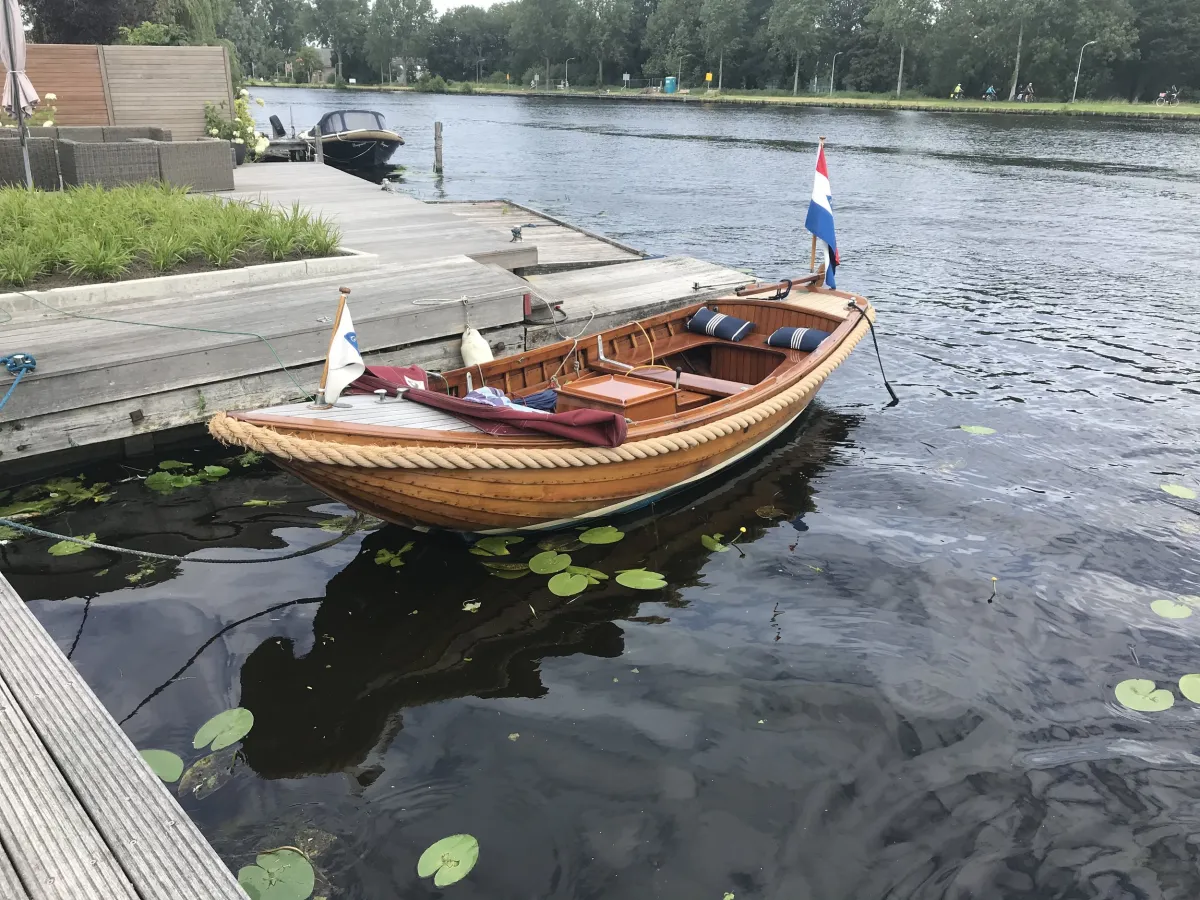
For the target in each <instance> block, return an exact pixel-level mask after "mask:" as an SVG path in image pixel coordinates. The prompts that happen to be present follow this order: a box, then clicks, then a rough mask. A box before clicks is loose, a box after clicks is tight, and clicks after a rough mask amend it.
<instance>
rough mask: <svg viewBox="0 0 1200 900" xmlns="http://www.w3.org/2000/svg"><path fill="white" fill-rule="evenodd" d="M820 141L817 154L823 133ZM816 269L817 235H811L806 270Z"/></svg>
mask: <svg viewBox="0 0 1200 900" xmlns="http://www.w3.org/2000/svg"><path fill="white" fill-rule="evenodd" d="M819 140H820V141H821V143H820V144H819V145H818V147H817V154H818V155H820V152H821V150H823V149H824V148H825V135H821V137H820V139H819ZM816 270H817V236H816V235H815V234H814V235H813V236H812V248H811V249H810V250H809V252H808V271H810V272H815V271H816Z"/></svg>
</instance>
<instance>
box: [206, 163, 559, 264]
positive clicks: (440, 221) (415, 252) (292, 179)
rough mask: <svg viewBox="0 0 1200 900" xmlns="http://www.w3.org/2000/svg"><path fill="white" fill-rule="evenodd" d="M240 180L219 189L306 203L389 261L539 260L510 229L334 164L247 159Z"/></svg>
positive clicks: (351, 242)
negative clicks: (512, 239) (499, 230)
mask: <svg viewBox="0 0 1200 900" xmlns="http://www.w3.org/2000/svg"><path fill="white" fill-rule="evenodd" d="M234 184H235V186H236V188H237V189H236V190H235V191H234V192H233V193H232V194H222V195H219V196H226V197H231V198H233V199H237V200H245V201H248V202H261V201H264V200H265V201H266V202H269V203H272V204H274V205H276V206H282V207H285V208H286V207H290V206H291V205H292V204H293V203H298V204H299V205H300V206H302V207H305V208H307V209H311V210H313V211H315V212H318V213H319V214H321V215H323V216H325V217H326V218H329V219H332V220H333V221H335V222H336V223H337V224H338V226H339V227H340V228H341V229H342V233H343V234H344V235H345V239H344V241H343V243H344V244H345V246H347V247H353V248H354V249H355V250H364V251H366V252H368V253H377V254H379V256H380V258H381V259H382V260H384V261H386V262H422V261H427V260H431V259H441V258H442V257H444V256H448V255H450V254H451V253H454V254H462V255H464V256H469V257H470V258H471V259H474V260H475V261H476V262H488V263H496V264H497V265H501V266H503V267H504V268H506V269H509V270H512V269H514V268H519V267H522V266H533V265H537V263H538V253H537V247H536V245H534V244H532V243H530V244H525V243H516V244H514V243H509V235H507V234H505V235H498V234H496V233H495V231H494V230H492V229H489V228H486V227H482V226H480V225H478V224H476V223H474V222H471V221H470V220H468V219H464V218H462V217H461V216H456V215H454V214H453V213H452V212H451V211H449V210H447V209H444V208H442V207H441V206H439V205H438V204H431V203H422V202H421V201H420V200H417V199H416V198H415V197H410V196H408V195H406V194H402V193H397V192H393V191H385V190H382V189H381V188H380V186H379V185H377V184H371V183H370V182H367V181H363V180H362V179H361V178H355V177H354V176H353V175H349V174H347V173H346V172H341V171H339V170H337V169H335V168H332V167H331V166H321V165H317V164H315V163H314V164H312V165H307V164H306V165H300V164H296V165H292V164H282V163H281V164H277V165H270V164H262V165H252V166H242V167H241V168H239V169H238V170H237V171H236V172H235V173H234Z"/></svg>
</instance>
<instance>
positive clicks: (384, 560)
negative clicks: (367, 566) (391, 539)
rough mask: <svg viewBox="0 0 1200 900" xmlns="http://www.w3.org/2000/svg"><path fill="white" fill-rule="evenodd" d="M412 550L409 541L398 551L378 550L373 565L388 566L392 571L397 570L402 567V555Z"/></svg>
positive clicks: (411, 544) (411, 543)
mask: <svg viewBox="0 0 1200 900" xmlns="http://www.w3.org/2000/svg"><path fill="white" fill-rule="evenodd" d="M412 548H413V542H412V541H409V542H408V543H407V544H405V545H404V546H403V547H401V548H400V549H399V550H380V551H379V552H378V553H376V554H375V565H377V566H390V567H391V568H393V569H398V568H400V567H401V566H402V565H404V554H405V553H407V552H408V551H409V550H411V549H412Z"/></svg>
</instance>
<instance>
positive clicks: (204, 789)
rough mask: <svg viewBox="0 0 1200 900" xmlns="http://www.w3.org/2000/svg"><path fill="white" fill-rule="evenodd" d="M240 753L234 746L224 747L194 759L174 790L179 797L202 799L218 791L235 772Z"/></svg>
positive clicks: (227, 782) (230, 779)
mask: <svg viewBox="0 0 1200 900" xmlns="http://www.w3.org/2000/svg"><path fill="white" fill-rule="evenodd" d="M240 759H241V753H240V751H239V750H238V749H237V748H236V747H226V748H225V749H224V750H220V751H218V752H216V753H210V754H208V755H207V756H203V757H201V758H200V759H198V760H196V761H195V762H194V763H192V764H191V765H190V766H188V768H187V771H185V772H184V773H183V777H182V778H180V779H179V787H178V788H177V789H176V792H177V793H178V794H179V796H180V797H192V798H194V799H196V800H203V799H204V798H205V797H209V796H211V795H212V794H214V793H216V792H217V791H219V790H220V789H221V788H223V787H225V785H227V784H229V782H231V781H233V779H234V776H235V775H236V774H237V764H238V760H240Z"/></svg>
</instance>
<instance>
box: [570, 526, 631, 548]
mask: <svg viewBox="0 0 1200 900" xmlns="http://www.w3.org/2000/svg"><path fill="white" fill-rule="evenodd" d="M623 537H625V532H623V531H620V530H618V529H617V528H614V527H613V526H612V525H601V526H599V527H596V528H589V529H588V530H587V531H585V532H583V533H582V534H581V535H579V540H580V541H581V542H582V543H584V544H615V543H616V542H617V541H619V540H621V539H622V538H623Z"/></svg>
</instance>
